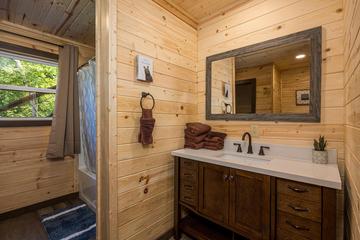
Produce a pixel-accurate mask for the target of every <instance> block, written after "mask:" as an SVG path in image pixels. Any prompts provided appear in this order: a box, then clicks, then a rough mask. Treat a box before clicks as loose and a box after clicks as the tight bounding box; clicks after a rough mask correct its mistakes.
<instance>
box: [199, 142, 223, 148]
mask: <svg viewBox="0 0 360 240" xmlns="http://www.w3.org/2000/svg"><path fill="white" fill-rule="evenodd" d="M204 147H217V148H221V149H223V148H224V143H213V142H204Z"/></svg>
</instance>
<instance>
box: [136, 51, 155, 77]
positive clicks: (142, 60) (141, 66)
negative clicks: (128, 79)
mask: <svg viewBox="0 0 360 240" xmlns="http://www.w3.org/2000/svg"><path fill="white" fill-rule="evenodd" d="M146 68H148V69H149V71H150V74H151V76H153V59H151V58H149V57H146V56H143V55H137V56H136V79H137V80H140V81H146V75H145V69H146Z"/></svg>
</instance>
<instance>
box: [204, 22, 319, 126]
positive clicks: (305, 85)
mask: <svg viewBox="0 0 360 240" xmlns="http://www.w3.org/2000/svg"><path fill="white" fill-rule="evenodd" d="M321 41H322V30H321V27H318V28H314V29H309V30H306V31H303V32H298V33H294V34H291V35H288V36H284V37H280V38H276V39H272V40H269V41H266V42H262V43H258V44H255V45H251V46H247V47H243V48H239V49H235V50H232V51H228V52H224V53H220V54H216V55H213V56H210V57H207V59H206V119H208V120H244V121H249V120H251V121H252V120H257V121H289V122H320V111H321V109H320V106H321V102H320V101H321V61H322V57H321V49H322V48H321Z"/></svg>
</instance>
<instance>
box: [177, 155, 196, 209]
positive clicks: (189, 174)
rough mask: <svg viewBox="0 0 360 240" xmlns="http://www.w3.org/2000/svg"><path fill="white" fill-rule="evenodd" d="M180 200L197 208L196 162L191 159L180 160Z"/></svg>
mask: <svg viewBox="0 0 360 240" xmlns="http://www.w3.org/2000/svg"><path fill="white" fill-rule="evenodd" d="M179 187H180V201H181V202H183V203H186V204H187V205H190V206H193V207H194V208H197V192H198V163H197V162H196V161H193V160H188V159H181V160H180V182H179Z"/></svg>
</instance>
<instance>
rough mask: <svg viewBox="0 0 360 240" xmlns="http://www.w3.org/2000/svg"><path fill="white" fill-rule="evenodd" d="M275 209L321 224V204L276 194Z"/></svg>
mask: <svg viewBox="0 0 360 240" xmlns="http://www.w3.org/2000/svg"><path fill="white" fill-rule="evenodd" d="M277 209H278V210H280V211H283V212H286V213H290V214H293V215H296V216H299V217H303V218H307V219H310V220H313V221H316V222H321V203H320V202H311V201H307V200H304V199H301V198H296V197H292V196H288V195H285V194H281V193H280V194H278V196H277Z"/></svg>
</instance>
